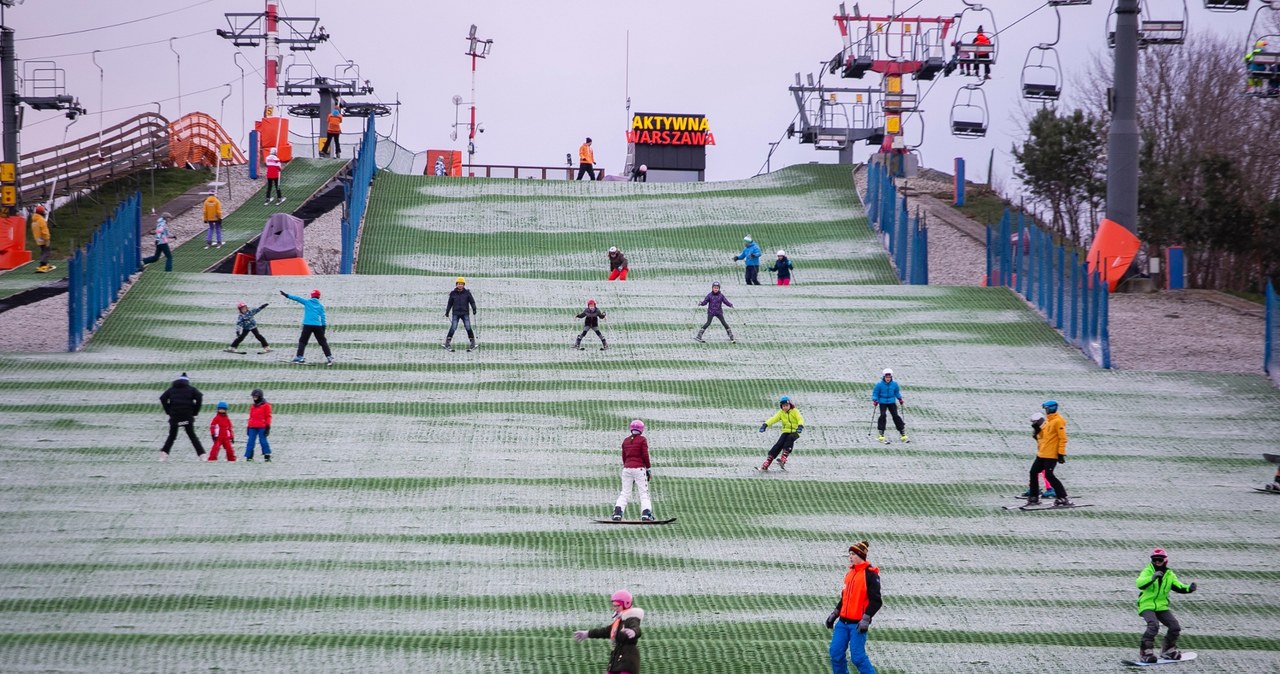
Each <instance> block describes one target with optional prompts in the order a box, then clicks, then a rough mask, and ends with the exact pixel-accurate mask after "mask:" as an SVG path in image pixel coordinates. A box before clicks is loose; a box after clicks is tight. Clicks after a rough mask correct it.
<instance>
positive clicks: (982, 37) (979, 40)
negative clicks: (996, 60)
mask: <svg viewBox="0 0 1280 674" xmlns="http://www.w3.org/2000/svg"><path fill="white" fill-rule="evenodd" d="M973 43H974V44H991V38H989V37H987V34H986V33H983V32H979V33H978V34H977V35H975V36H973Z"/></svg>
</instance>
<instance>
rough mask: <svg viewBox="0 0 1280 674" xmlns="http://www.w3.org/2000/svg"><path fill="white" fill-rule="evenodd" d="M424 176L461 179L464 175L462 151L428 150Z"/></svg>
mask: <svg viewBox="0 0 1280 674" xmlns="http://www.w3.org/2000/svg"><path fill="white" fill-rule="evenodd" d="M422 175H424V176H434V175H446V176H450V177H453V178H457V177H460V176H461V175H462V151H461V150H427V167H426V168H425V169H424V170H423V171H422Z"/></svg>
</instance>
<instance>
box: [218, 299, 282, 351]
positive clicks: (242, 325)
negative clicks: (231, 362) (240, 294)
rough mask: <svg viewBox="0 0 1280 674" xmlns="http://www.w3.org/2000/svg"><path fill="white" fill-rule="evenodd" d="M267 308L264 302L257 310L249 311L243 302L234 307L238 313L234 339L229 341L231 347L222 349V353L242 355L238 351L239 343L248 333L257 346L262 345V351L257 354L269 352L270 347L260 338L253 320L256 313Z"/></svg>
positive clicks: (260, 334) (256, 323)
mask: <svg viewBox="0 0 1280 674" xmlns="http://www.w3.org/2000/svg"><path fill="white" fill-rule="evenodd" d="M267 306H268V304H267V303H266V302H263V303H262V306H260V307H258V308H257V309H250V308H249V305H247V304H245V303H244V302H241V303H239V304H237V305H236V311H238V312H240V313H239V314H238V315H237V316H236V338H235V339H234V340H232V341H231V346H228V347H227V348H225V349H223V351H226V352H227V353H244V352H243V351H241V350H240V342H243V341H244V338H245V337H248V336H249V334H250V333H253V336H254V337H256V338H257V340H258V344H260V345H262V349H261V350H260V351H258V353H269V352H270V351H271V346H270V345H268V344H267V339H266V338H265V337H263V336H262V333H261V332H258V319H257V318H255V316H257V315H258V312H259V311H262V310H263V309H266V308H267Z"/></svg>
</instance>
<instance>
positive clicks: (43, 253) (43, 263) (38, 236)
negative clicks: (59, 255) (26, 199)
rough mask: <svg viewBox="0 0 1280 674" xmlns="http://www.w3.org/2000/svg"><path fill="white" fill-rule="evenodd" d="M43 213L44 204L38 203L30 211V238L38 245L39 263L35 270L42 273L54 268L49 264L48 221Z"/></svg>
mask: <svg viewBox="0 0 1280 674" xmlns="http://www.w3.org/2000/svg"><path fill="white" fill-rule="evenodd" d="M44 213H45V210H44V206H40V205H37V206H36V207H35V209H34V210H32V211H31V238H32V239H33V240H35V242H36V245H37V246H40V264H39V265H38V266H36V271H37V272H40V273H42V274H43V273H45V272H48V271H53V269H54V267H53V266H52V265H50V264H49V253H50V248H49V221H48V220H46V219H45V217H44Z"/></svg>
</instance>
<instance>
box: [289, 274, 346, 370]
mask: <svg viewBox="0 0 1280 674" xmlns="http://www.w3.org/2000/svg"><path fill="white" fill-rule="evenodd" d="M280 294H281V295H284V296H285V297H286V298H288V299H291V300H293V301H294V302H297V303H298V304H301V305H302V334H301V335H300V336H299V337H298V353H297V355H295V356H294V357H293V361H292V362H294V363H297V364H298V365H305V364H306V363H307V359H306V358H305V357H304V354H306V352H307V342H309V341H311V336H312V335H315V336H316V342H318V343H319V344H320V349H321V350H323V351H324V363H325V365H330V366H331V365H333V352H332V351H330V350H329V340H328V339H325V336H324V331H325V327H327V326H328V320H327V319H326V318H325V315H324V305H323V304H321V303H320V291H319V290H312V291H311V297H310V298H308V299H305V300H304V299H302V298H301V297H298V296H297V295H290V294H289V293H287V292H285V291H283V290H281V291H280Z"/></svg>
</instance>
